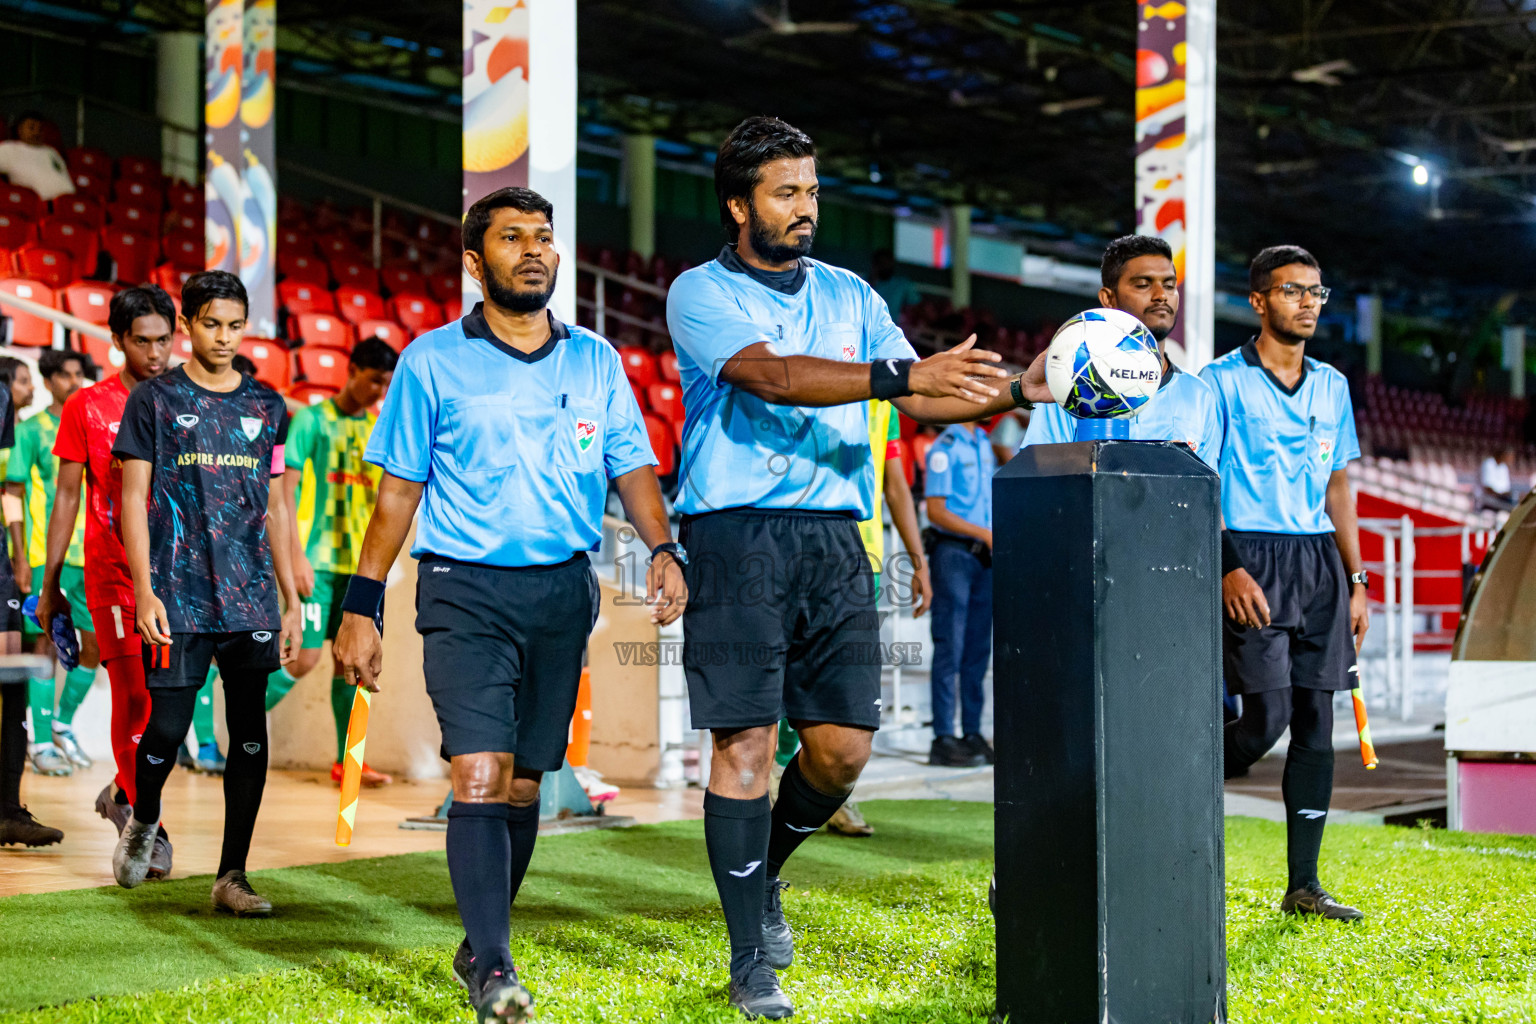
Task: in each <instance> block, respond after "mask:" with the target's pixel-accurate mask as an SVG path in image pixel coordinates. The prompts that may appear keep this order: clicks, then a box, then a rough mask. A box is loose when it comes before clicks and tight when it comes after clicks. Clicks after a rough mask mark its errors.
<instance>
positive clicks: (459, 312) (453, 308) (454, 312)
mask: <svg viewBox="0 0 1536 1024" xmlns="http://www.w3.org/2000/svg"><path fill="white" fill-rule="evenodd" d="M463 315H464V300H463V299H461V298H459V296H457V295H451V296H449V297H448V298H446V299H444V300H443V323H445V324H446V323H452V322H453V321H455V320H457V319H459V318H460V317H462V316H463Z"/></svg>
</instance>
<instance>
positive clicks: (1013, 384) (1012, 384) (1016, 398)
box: [1008, 374, 1035, 412]
mask: <svg viewBox="0 0 1536 1024" xmlns="http://www.w3.org/2000/svg"><path fill="white" fill-rule="evenodd" d="M1008 393H1009V394H1010V395H1012V396H1013V405H1014V408H1016V409H1023V410H1024V411H1025V412H1029V411H1030V410H1031V409H1033V408H1034V407H1035V403H1034V402H1031V401H1030V400H1029V399H1027V398H1025V397H1024V375H1023V374H1019V375H1018V376H1017V377H1014V378H1013V379H1012V380H1010V381H1009V382H1008Z"/></svg>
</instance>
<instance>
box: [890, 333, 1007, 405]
mask: <svg viewBox="0 0 1536 1024" xmlns="http://www.w3.org/2000/svg"><path fill="white" fill-rule="evenodd" d="M1002 361H1003V357H1002V356H1000V355H998V354H997V353H996V352H988V351H986V350H985V349H979V348H977V347H976V335H974V334H973V335H971V336H970V337H969V338H966V339H965V340H964V341H962V342H961V343H960V344H958V345H956V346H955V347H954V348H951V349H945V350H944V351H943V352H936V353H934V354H933V355H931V356H929V357H928V358H927V359H919V360H918V361H917V362H915V363H913V364H912V369H911V370H910V371H909V372H908V374H907V386H908V387H909V388H911V389H912V393H913V394H914V395H926V396H928V397H929V398H963V399H965V400H966V401H968V402H975V403H976V404H977V405H986V404H987V403H988V402H990V401H992V399H994V398H996V397H997V396H998V395H999V394H1001V393H1002V390H1001V389H1002V387H1003V386H1004V385H1003V384H1002V383H1001V382H1002V381H1003V380H1004V379H1006V378H1007V376H1008V372H1007V371H1006V370H1004V369H1003V368H1002V367H1000V366H998V365H996V364H998V363H1000V362H1002ZM993 381H996V382H997V387H993V386H992V383H991V382H993Z"/></svg>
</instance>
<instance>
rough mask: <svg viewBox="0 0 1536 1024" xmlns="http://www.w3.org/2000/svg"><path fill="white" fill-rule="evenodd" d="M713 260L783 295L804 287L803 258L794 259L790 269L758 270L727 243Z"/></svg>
mask: <svg viewBox="0 0 1536 1024" xmlns="http://www.w3.org/2000/svg"><path fill="white" fill-rule="evenodd" d="M715 260H716V262H718V263H719V264H720V265H721V266H722V267H724V268H725V269H726V270H729V271H730V272H731V273H733V274H746V275H747V276H748V277H750V278H751V279H752V280H754V281H756V282H757V283H758V284H760V285H762V286H763V287H764V288H772V289H773V290H774V291H776V292H783V293H784V294H785V295H794V294H795V293H796V292H798V291H799V290H800V289H801V288H804V287H805V260H795V265H794V267H793V269H790V270H759V269H758V268H757V267H754V266H753V265H752V264H750V263H748V262H747V261H746V260H744V259H742V258H741V257H740V256H739V255H737V253H736V250H735V249H732V248H731V247H730V246H728V245H724V246H721V247H720V255H719V256H716V257H715Z"/></svg>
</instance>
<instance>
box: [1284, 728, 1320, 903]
mask: <svg viewBox="0 0 1536 1024" xmlns="http://www.w3.org/2000/svg"><path fill="white" fill-rule="evenodd" d="M1280 792H1281V793H1282V794H1284V796H1285V842H1286V866H1287V868H1288V869H1289V871H1290V882H1289V884H1288V885H1287V887H1286V888H1287V891H1290V890H1293V889H1301V888H1305V887H1306V886H1309V885H1317V884H1318V880H1317V855H1318V851H1319V850H1321V849H1322V847H1323V826H1324V825H1326V824H1327V823H1328V801H1329V800H1330V798H1331V797H1332V796H1333V752H1332V751H1328V750H1312V749H1310V748H1307V747H1296V746H1294V745H1293V746H1292V747H1291V749H1290V752H1289V753H1287V754H1286V756H1285V775H1284V776H1283V777H1282V779H1281V782H1280Z"/></svg>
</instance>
